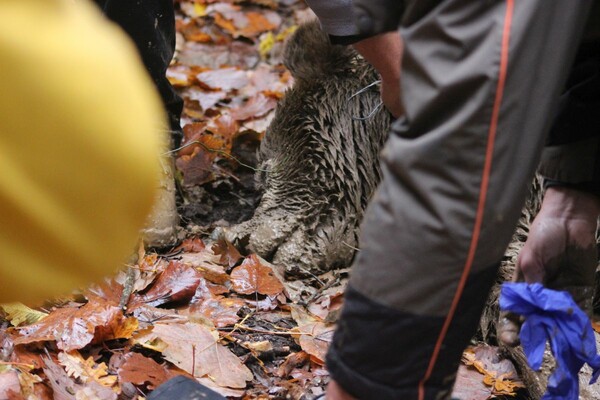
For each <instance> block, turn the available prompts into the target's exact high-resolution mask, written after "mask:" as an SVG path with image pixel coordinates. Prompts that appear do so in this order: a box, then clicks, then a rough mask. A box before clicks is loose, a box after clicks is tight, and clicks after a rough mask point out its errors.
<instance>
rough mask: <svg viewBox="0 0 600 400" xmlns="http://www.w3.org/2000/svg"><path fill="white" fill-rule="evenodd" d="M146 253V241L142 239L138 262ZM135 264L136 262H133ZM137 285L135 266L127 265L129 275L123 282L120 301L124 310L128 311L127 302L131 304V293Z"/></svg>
mask: <svg viewBox="0 0 600 400" xmlns="http://www.w3.org/2000/svg"><path fill="white" fill-rule="evenodd" d="M145 254H146V250H145V249H144V242H143V241H142V240H140V243H139V247H138V253H137V262H139V261H140V260H142V259H143V258H144V255H145ZM131 264H134V263H131ZM134 285H135V268H134V267H131V266H127V276H126V277H125V283H124V284H123V292H122V293H121V301H119V308H120V309H121V310H123V312H125V311H127V304H129V298H130V297H131V293H133V286H134Z"/></svg>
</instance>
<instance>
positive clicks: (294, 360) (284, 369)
mask: <svg viewBox="0 0 600 400" xmlns="http://www.w3.org/2000/svg"><path fill="white" fill-rule="evenodd" d="M309 359H310V356H309V355H308V353H307V352H305V351H299V352H297V353H292V354H290V355H288V356H287V357H286V358H285V361H284V362H283V364H281V365H280V366H279V369H278V370H277V373H276V374H277V376H280V377H282V378H285V377H287V376H289V375H290V373H291V372H292V370H294V369H295V368H298V367H301V366H303V365H304V364H306V363H307V362H308V360H309Z"/></svg>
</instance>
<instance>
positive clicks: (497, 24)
mask: <svg viewBox="0 0 600 400" xmlns="http://www.w3.org/2000/svg"><path fill="white" fill-rule="evenodd" d="M590 3H591V2H589V1H576V2H574V1H572V0H557V1H553V2H547V1H544V0H528V1H515V0H505V1H499V0H495V1H475V2H474V1H469V0H446V1H443V2H439V1H418V2H411V3H408V4H409V6H408V7H407V10H406V14H405V17H404V20H403V26H402V28H401V33H402V36H403V39H404V41H405V52H404V62H403V71H402V74H403V75H402V90H403V102H404V104H405V108H406V117H404V118H402V119H400V120H399V121H397V122H396V124H395V125H394V129H393V132H392V134H391V136H390V139H389V141H388V143H387V145H386V147H385V149H384V151H383V171H384V178H383V181H382V183H381V185H380V187H379V189H378V191H377V193H376V195H375V196H374V198H373V200H372V202H371V204H370V206H369V208H368V210H367V213H366V216H365V221H364V224H363V230H362V235H361V237H362V243H361V251H360V252H359V254H358V257H357V260H356V263H355V265H354V269H353V272H352V277H351V281H350V286H349V288H348V290H347V293H346V300H345V306H344V309H343V311H342V315H341V318H340V321H339V325H338V330H337V332H336V334H335V337H334V341H333V344H332V346H331V349H330V352H329V354H328V359H327V361H328V364H327V365H328V367H329V369H330V372H331V374H332V377H333V379H334V381H335V384H334V385H333V386H332V388H333V389H335V390H337V389H339V388H340V387H341V388H342V389H343V391H345V392H346V394H351V395H353V396H354V397H356V398H359V399H373V398H377V399H382V400H385V399H400V398H401V399H409V400H410V399H420V400H423V399H445V398H447V396H449V395H450V392H451V389H452V385H453V382H454V379H455V374H456V369H457V367H458V363H459V361H460V357H461V353H462V351H463V349H464V347H465V346H466V345H467V343H468V341H469V339H470V338H471V336H472V334H473V333H474V331H475V329H476V325H477V323H478V320H479V317H480V314H481V310H482V308H483V305H484V303H485V300H486V298H487V295H488V291H489V288H490V287H491V285H492V284H493V282H494V280H495V277H496V272H497V268H498V265H499V263H500V260H501V259H502V256H503V253H504V251H505V249H506V246H507V244H508V243H509V241H510V238H511V236H512V232H513V229H514V227H515V225H516V221H517V219H518V217H519V215H520V209H521V206H522V204H523V202H524V199H525V195H526V192H527V188H528V185H529V184H530V182H531V179H532V177H533V173H534V170H535V168H536V166H537V163H538V161H539V156H540V152H541V148H542V146H543V143H544V139H545V134H546V132H547V128H548V125H549V122H550V121H548V119H547V116H548V115H551V112H552V109H553V107H554V106H555V104H556V101H555V100H556V98H557V96H558V94H559V91H560V88H561V86H562V84H563V83H564V79H565V75H566V72H567V71H568V69H569V66H570V63H571V60H572V58H573V54H572V53H573V52H574V51H573V43H577V42H578V40H579V37H580V30H581V28H580V26H581V25H582V23H581V22H582V20H583V19H584V18H585V16H586V12H587V9H588V7H589V5H590ZM335 390H333V391H332V392H331V393H329V392H328V400H335V399H339V398H344V393H341V394H340V393H334V392H335Z"/></svg>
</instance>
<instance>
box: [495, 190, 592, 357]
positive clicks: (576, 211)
mask: <svg viewBox="0 0 600 400" xmlns="http://www.w3.org/2000/svg"><path fill="white" fill-rule="evenodd" d="M599 213H600V199H598V197H596V196H594V195H592V194H589V193H586V192H582V191H579V190H575V189H569V188H565V187H550V188H548V190H547V192H546V195H545V197H544V201H543V203H542V209H541V210H540V212H539V214H538V215H537V216H536V218H535V220H534V221H533V223H532V224H531V227H530V231H529V236H528V238H527V241H526V242H525V245H524V246H523V249H522V250H521V252H520V253H519V257H518V258H517V265H516V269H515V274H514V276H513V281H525V282H527V283H534V282H540V283H542V284H544V285H545V286H546V287H547V288H549V289H555V290H566V291H568V292H569V293H570V294H571V296H572V297H573V299H574V300H575V302H576V303H577V304H578V305H579V307H581V309H582V310H583V311H585V312H586V313H587V314H588V315H590V314H591V312H592V296H593V292H594V278H595V271H596V267H597V264H598V254H597V248H596V224H597V218H598V215H599ZM520 322H521V321H520V318H519V317H518V316H515V315H514V314H510V313H501V314H500V320H499V322H498V339H499V340H500V341H501V342H503V343H504V344H506V345H510V346H514V345H516V344H518V343H519V339H518V333H519V328H520Z"/></svg>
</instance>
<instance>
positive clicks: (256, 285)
mask: <svg viewBox="0 0 600 400" xmlns="http://www.w3.org/2000/svg"><path fill="white" fill-rule="evenodd" d="M231 283H232V285H233V290H235V291H236V292H238V293H240V294H253V293H260V294H265V295H271V296H274V295H277V294H279V293H281V292H282V291H283V284H282V283H281V282H280V281H279V279H278V278H277V277H276V276H275V274H274V273H273V270H272V269H271V268H270V267H269V266H266V265H264V264H262V263H261V262H260V260H259V259H258V257H257V256H256V255H255V254H252V255H250V256H248V257H247V258H246V259H245V260H244V262H243V263H242V265H240V266H239V267H236V268H234V270H233V271H232V272H231Z"/></svg>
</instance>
